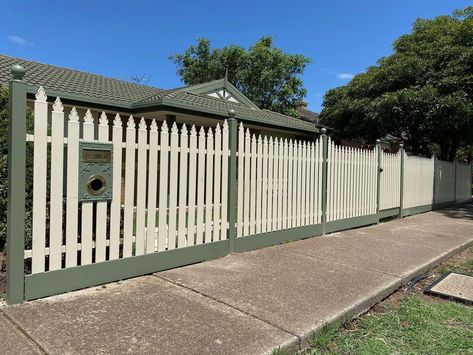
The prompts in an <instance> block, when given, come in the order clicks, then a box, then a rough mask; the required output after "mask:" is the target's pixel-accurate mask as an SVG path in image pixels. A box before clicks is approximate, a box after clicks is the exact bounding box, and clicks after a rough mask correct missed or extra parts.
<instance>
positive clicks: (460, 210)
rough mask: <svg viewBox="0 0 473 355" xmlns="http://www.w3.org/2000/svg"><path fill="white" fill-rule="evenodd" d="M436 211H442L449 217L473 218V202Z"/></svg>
mask: <svg viewBox="0 0 473 355" xmlns="http://www.w3.org/2000/svg"><path fill="white" fill-rule="evenodd" d="M436 212H437V213H441V214H443V215H444V216H447V217H449V218H455V219H467V220H473V202H468V203H465V204H463V205H460V206H456V207H451V208H446V209H442V210H438V211H436Z"/></svg>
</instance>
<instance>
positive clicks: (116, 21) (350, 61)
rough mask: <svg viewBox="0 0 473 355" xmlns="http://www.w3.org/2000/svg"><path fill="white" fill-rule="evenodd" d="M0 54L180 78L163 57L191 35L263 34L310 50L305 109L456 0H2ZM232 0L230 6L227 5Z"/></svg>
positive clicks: (219, 40)
mask: <svg viewBox="0 0 473 355" xmlns="http://www.w3.org/2000/svg"><path fill="white" fill-rule="evenodd" d="M2 3H3V6H2V26H0V53H2V54H6V55H10V56H15V57H21V58H25V59H31V60H37V61H40V62H44V63H49V64H54V65H59V66H64V67H68V68H75V69H78V70H84V71H88V72H93V73H97V74H101V75H105V76H111V77H117V78H124V77H127V76H135V75H138V76H141V75H145V76H150V81H149V84H150V85H153V86H157V87H161V88H172V87H176V86H179V85H181V82H180V80H179V78H178V77H177V75H176V68H175V65H174V64H173V63H171V62H170V60H169V56H170V55H172V54H174V53H178V52H183V51H184V50H185V48H187V47H188V46H189V45H190V44H192V43H194V42H195V40H196V39H197V38H198V37H206V38H209V39H210V40H211V41H212V45H213V46H216V47H221V46H224V45H228V44H239V45H242V46H245V47H247V46H249V45H251V44H252V43H254V42H255V41H256V40H257V39H259V38H260V37H261V36H264V35H271V36H273V37H274V39H275V44H276V45H277V46H278V47H280V48H282V49H283V50H284V51H287V52H290V53H301V54H304V55H305V56H308V57H310V58H312V60H313V63H312V64H311V65H309V67H308V68H307V70H306V72H305V74H304V76H303V79H304V83H305V86H306V87H307V90H308V94H307V101H308V102H309V108H310V109H312V110H314V111H319V110H320V109H321V104H322V100H323V94H324V93H325V92H326V91H327V90H328V89H330V88H333V87H337V86H340V85H343V84H345V83H347V82H348V81H349V80H350V78H351V77H352V75H354V74H356V73H360V72H362V71H364V70H365V69H366V68H367V67H368V66H370V65H372V64H375V63H376V61H377V59H378V58H380V57H382V56H386V55H389V54H390V53H391V51H392V42H393V41H394V40H395V39H396V38H397V37H398V36H400V35H402V34H404V33H408V32H409V31H410V29H411V25H412V23H413V21H414V20H415V19H416V18H419V17H421V18H431V17H435V16H438V15H444V14H450V13H451V12H452V11H453V10H454V9H457V8H463V7H465V6H467V5H469V4H471V2H469V1H462V0H435V1H433V0H410V1H408V0H397V1H395V0H384V1H382V0H377V1H374V0H360V1H348V0H343V1H342V0H331V1H290V2H289V1H287V0H286V1H279V0H273V1H255V0H253V1H247V0H238V1H233V2H232V1H223V2H222V1H206V0H200V1H176V0H174V1H171V0H168V1H148V0H135V1H125V0H115V1H111V0H100V1H97V0H96V1H91V0H81V1H51V0H50V1H40V2H38V1H32V0H22V1H18V0H4V1H3V2H2ZM232 4H234V6H232Z"/></svg>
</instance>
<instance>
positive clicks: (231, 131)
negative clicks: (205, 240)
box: [227, 110, 238, 253]
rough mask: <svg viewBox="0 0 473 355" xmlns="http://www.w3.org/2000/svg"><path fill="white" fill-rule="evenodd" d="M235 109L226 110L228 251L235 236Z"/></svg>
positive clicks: (233, 248)
mask: <svg viewBox="0 0 473 355" xmlns="http://www.w3.org/2000/svg"><path fill="white" fill-rule="evenodd" d="M235 114H236V113H235V110H229V111H228V135H229V145H228V147H229V150H230V156H229V158H228V206H227V211H228V212H227V216H228V240H229V242H230V243H229V253H233V252H234V251H235V238H236V228H235V222H236V208H235V207H236V206H235V201H236V198H235V187H236V177H237V176H236V175H237V159H236V155H237V139H238V130H237V120H236V119H235Z"/></svg>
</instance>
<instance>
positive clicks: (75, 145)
mask: <svg viewBox="0 0 473 355" xmlns="http://www.w3.org/2000/svg"><path fill="white" fill-rule="evenodd" d="M78 177H79V115H78V114H77V111H76V109H75V107H73V108H72V110H71V113H70V114H69V121H68V123H67V190H66V267H71V266H76V265H77V242H78V238H77V237H78V234H77V233H78V228H79V221H78V219H79V218H78V214H79V202H78V201H79V200H78V197H79V192H78V189H79V182H78ZM34 206H35V205H34ZM35 208H36V206H35ZM43 253H44V251H43ZM33 262H34V243H33Z"/></svg>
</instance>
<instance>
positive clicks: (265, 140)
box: [263, 135, 268, 144]
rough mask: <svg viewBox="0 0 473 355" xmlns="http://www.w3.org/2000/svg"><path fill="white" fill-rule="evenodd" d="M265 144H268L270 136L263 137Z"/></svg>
mask: <svg viewBox="0 0 473 355" xmlns="http://www.w3.org/2000/svg"><path fill="white" fill-rule="evenodd" d="M263 144H268V136H267V135H265V136H264V138H263Z"/></svg>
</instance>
